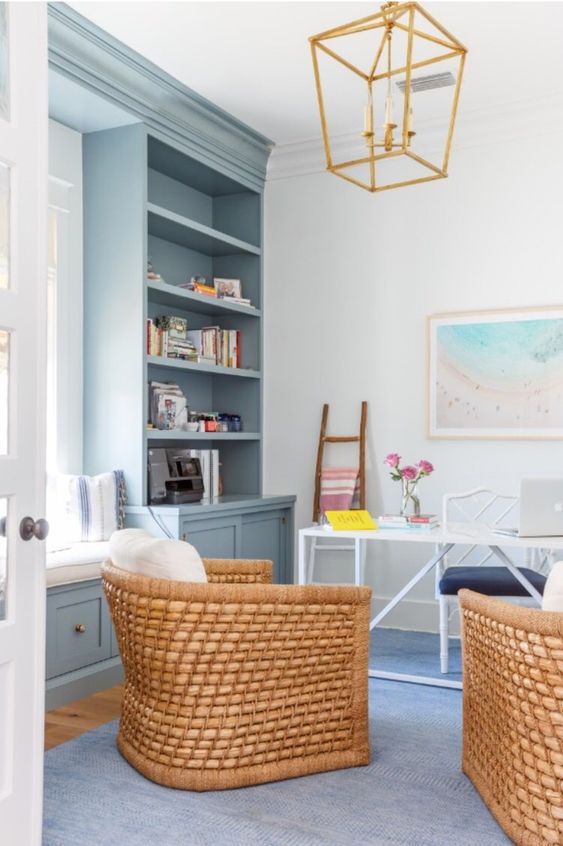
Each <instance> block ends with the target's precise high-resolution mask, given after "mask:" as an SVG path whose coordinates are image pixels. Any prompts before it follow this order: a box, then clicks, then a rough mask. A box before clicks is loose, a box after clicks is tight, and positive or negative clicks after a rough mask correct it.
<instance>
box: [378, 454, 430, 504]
mask: <svg viewBox="0 0 563 846" xmlns="http://www.w3.org/2000/svg"><path fill="white" fill-rule="evenodd" d="M400 462H401V456H400V455H399V454H398V453H397V452H390V453H389V455H388V456H387V457H386V458H385V461H384V462H383V463H384V464H386V465H387V466H388V467H389V468H390V476H391V478H392V479H393V480H394V481H396V482H401V485H402V495H401V512H400V515H401V516H405V515H406V514H407V513H408V512H409V510H411V509H412V511H413V515H414V516H415V517H418V516H419V515H420V499H419V496H418V483H419V482H420V480H421V479H423V478H424V477H425V476H430V474H431V473H433V472H434V465H433V464H431V463H430V461H426V460H425V459H422V460H421V461H419V462H418V463H417V464H405V465H404V466H403V467H401V466H400Z"/></svg>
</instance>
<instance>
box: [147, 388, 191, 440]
mask: <svg viewBox="0 0 563 846" xmlns="http://www.w3.org/2000/svg"><path fill="white" fill-rule="evenodd" d="M149 421H150V423H151V425H152V426H154V427H155V428H156V429H161V430H170V429H185V428H186V424H187V422H188V402H187V400H186V397H185V396H184V392H183V391H182V389H181V388H180V386H179V385H176V383H175V382H151V383H150V384H149Z"/></svg>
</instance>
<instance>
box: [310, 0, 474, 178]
mask: <svg viewBox="0 0 563 846" xmlns="http://www.w3.org/2000/svg"><path fill="white" fill-rule="evenodd" d="M309 41H310V44H311V52H312V58H313V69H314V74H315V84H316V91H317V100H318V104H319V111H320V119H321V130H322V136H323V143H324V148H325V155H326V164H327V170H328V171H330V172H331V173H334V174H335V175H336V176H340V177H341V178H342V179H346V180H347V181H348V182H351V183H353V184H354V185H358V186H359V187H360V188H365V189H366V190H367V191H370V192H372V193H373V192H377V191H385V190H388V189H389V188H400V187H402V186H404V185H415V184H417V183H420V182H430V181H432V180H435V179H443V178H444V177H446V176H447V175H448V163H449V158H450V150H451V145H452V138H453V131H454V125H455V119H456V114H457V108H458V102H459V94H460V89H461V82H462V77H463V68H464V63H465V56H466V53H467V49H466V48H465V47H464V46H463V44H461V42H460V41H458V39H457V38H456V37H455V36H453V35H452V34H451V33H450V32H448V30H447V29H445V28H444V27H443V26H442V24H440V23H439V22H438V21H437V20H436V19H435V18H433V17H432V16H431V15H430V14H429V13H428V12H427V11H426V10H425V9H423V8H422V6H420V5H419V4H418V3H415V2H408V3H396V2H391V3H385V4H384V5H383V6H382V7H381V10H380V11H379V12H376V13H375V14H373V15H369V16H367V17H364V18H360V19H359V20H355V21H350V22H349V23H346V24H342V25H340V26H337V27H333V28H332V29H329V30H326V31H325V32H320V33H318V34H317V35H312V36H311V37H310V38H309ZM437 62H440V63H442V62H444V63H446V64H441V69H442V70H443V69H444V68H445V69H446V72H442V73H438V74H432V75H430V76H422V77H421V76H414V75H413V71H414V72H416V71H418V70H420V69H421V68H425V67H429V66H431V65H435V64H436V63H437ZM335 63H337V64H335ZM342 68H344V69H345V70H346V71H350V72H351V73H352V74H354V75H355V77H356V78H357V79H358V82H357V85H356V84H355V83H354V81H353V77H350V76H349V75H348V74H347V75H346V79H344V78H343V77H342V75H341V76H340V78H339V77H338V76H337V72H338V71H339V70H341V69H342ZM452 71H453V73H452ZM454 73H455V74H456V76H454ZM329 74H330V75H329ZM323 79H325V81H326V85H325V87H324V88H323ZM346 83H347V84H348V87H347V88H346V87H345V86H346ZM394 84H395V86H396V88H397V89H398V90H399V91H400V92H401V94H402V95H403V96H402V98H401V101H400V102H396V100H397V96H395V97H394V96H393V92H394ZM448 86H453V91H452V95H451V98H449V99H450V101H451V102H446V96H445V92H443V91H442V92H441V94H440V97H439V104H437V105H439V107H440V114H439V115H437V116H438V117H439V116H440V115H441V114H442V113H444V112H445V111H446V110H447V111H448V112H449V121H448V122H447V124H446V126H444V133H445V137H444V139H443V142H442V143H440V141H439V139H438V138H437V137H436V135H435V132H434V134H433V137H432V138H431V143H432V149H438V148H441V149H443V154H442V156H441V157H440V158H439V159H438V160H436V161H431V160H430V159H427V158H423V157H422V156H421V155H419V154H418V153H416V152H415V151H414V150H413V143H414V138H415V136H416V137H417V142H418V141H419V140H422V142H423V143H424V133H423V132H420V133H419V135H417V133H416V132H415V131H414V128H413V104H412V99H413V96H412V95H413V94H414V93H416V92H422V91H428V90H430V89H438V88H441V89H442V88H446V87H448ZM343 91H346V93H347V106H348V107H351V108H353V107H354V103H355V101H354V97H356V100H357V115H358V124H359V119H360V116H361V114H362V106H363V115H364V124H363V131H362V132H360V130H359V126H358V127H357V128H354V126H350V127H349V130H348V132H352V133H354V137H355V139H356V140H355V143H353V144H352V150H351V151H348V150H347V151H346V154H344V155H343V156H341V158H342V160H340V161H337V160H336V159H337V158H338V157H337V156H336V155H335V153H334V151H333V149H332V145H331V135H334V136H335V137H336V136H341V135H343V134H344V132H345V131H346V129H345V126H344V125H343V122H342V118H341V114H342V100H341V99H340V103H337V104H336V105H335V107H334V109H333V107H332V103H331V95H333V96H334V95H336V96H338V95H340V97H341V96H342V92H343ZM432 105H434V102H432V101H428V100H427V101H426V104H424V103H421V106H420V112H421V113H422V116H423V121H424V119H429V120H428V123H431V122H432V123H434V121H433V117H434V116H433V115H432V114H429V113H428V107H429V106H432ZM425 106H426V109H425V108H424V107H425ZM366 148H367V149H366ZM422 150H424V146H423V147H422Z"/></svg>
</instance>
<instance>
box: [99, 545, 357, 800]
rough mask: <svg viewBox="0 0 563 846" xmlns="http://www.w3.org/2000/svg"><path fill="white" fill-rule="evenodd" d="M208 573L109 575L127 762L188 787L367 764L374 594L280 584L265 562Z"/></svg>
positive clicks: (211, 563)
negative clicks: (191, 578)
mask: <svg viewBox="0 0 563 846" xmlns="http://www.w3.org/2000/svg"><path fill="white" fill-rule="evenodd" d="M204 564H205V568H206V571H207V575H208V580H209V581H208V583H207V584H205V583H203V584H202V583H197V584H196V583H189V582H176V581H168V580H162V579H150V578H146V577H144V576H139V575H136V574H132V573H128V572H125V571H123V570H120V569H118V568H116V567H114V566H113V565H112V564H111V562H107V563H106V564H105V565H104V566H103V570H102V581H103V586H104V590H105V593H106V597H107V600H108V603H109V607H110V611H111V615H112V619H113V623H114V626H115V631H116V634H117V640H118V644H119V651H120V654H121V659H122V662H123V666H124V669H125V685H124V693H123V702H122V715H121V721H120V729H119V735H118V748H119V750H120V752H121V753H122V755H123V756H124V757H125V758H126V759H127V760H128V761H129V763H130V764H132V765H133V766H134V767H135V768H136V769H137V770H138V771H139V772H141V773H142V774H143V775H144V776H146V777H147V778H150V779H152V780H153V781H156V782H158V783H159V784H163V785H167V786H170V787H177V788H186V789H190V790H220V789H225V788H232V787H242V786H245V785H251V784H259V783H263V782H268V781H275V780H277V779H283V778H291V777H293V776H300V775H306V774H309V773H315V772H323V771H325V770H332V769H338V768H341V767H352V766H358V765H363V764H367V763H368V762H369V742H368V719H367V678H368V676H367V670H368V640H369V613H370V597H371V591H370V589H369V588H363V587H362V588H358V587H345V586H344V587H343V586H334V587H332V586H322V585H306V586H296V585H272V584H271V583H270V582H271V572H272V565H271V563H270V562H264V561H218V560H207V561H205V562H204Z"/></svg>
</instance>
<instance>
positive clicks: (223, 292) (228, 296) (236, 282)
mask: <svg viewBox="0 0 563 846" xmlns="http://www.w3.org/2000/svg"><path fill="white" fill-rule="evenodd" d="M213 285H214V286H215V293H216V294H217V297H218V299H220V300H229V302H231V303H237V305H244V306H250V307H251V308H254V306H253V305H252V301H251V300H249V299H248V297H243V295H242V285H241V281H240V279H221V278H219V277H215V278H214V279H213Z"/></svg>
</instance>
